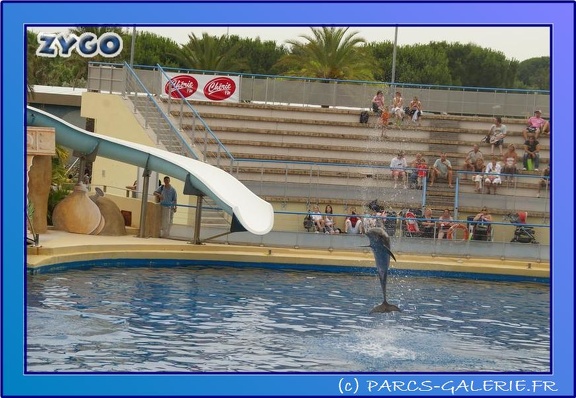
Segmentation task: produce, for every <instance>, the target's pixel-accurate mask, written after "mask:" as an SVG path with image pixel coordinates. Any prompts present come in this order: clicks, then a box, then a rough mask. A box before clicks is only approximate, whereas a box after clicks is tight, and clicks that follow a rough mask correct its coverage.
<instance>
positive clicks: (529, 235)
mask: <svg viewBox="0 0 576 398" xmlns="http://www.w3.org/2000/svg"><path fill="white" fill-rule="evenodd" d="M504 218H507V219H508V220H509V221H510V222H511V223H512V224H514V225H515V226H516V229H515V230H514V237H513V238H512V240H511V241H510V242H518V243H533V244H535V245H537V244H538V241H537V240H536V237H535V236H534V234H535V231H534V227H528V226H526V219H527V218H528V212H527V211H520V212H518V213H509V214H507V215H506V216H504Z"/></svg>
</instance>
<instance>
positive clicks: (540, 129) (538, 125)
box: [522, 110, 550, 141]
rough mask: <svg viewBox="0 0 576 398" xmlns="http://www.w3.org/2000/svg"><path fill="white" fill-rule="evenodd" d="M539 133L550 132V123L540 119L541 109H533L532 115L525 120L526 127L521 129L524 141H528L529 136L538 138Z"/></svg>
mask: <svg viewBox="0 0 576 398" xmlns="http://www.w3.org/2000/svg"><path fill="white" fill-rule="evenodd" d="M540 134H550V123H548V122H547V121H546V120H544V119H542V111H540V110H537V111H534V116H531V117H530V118H528V120H527V121H526V128H525V129H524V131H522V136H523V137H524V141H528V138H529V137H530V136H534V139H536V140H537V139H538V137H539V136H540Z"/></svg>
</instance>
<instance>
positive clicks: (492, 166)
mask: <svg viewBox="0 0 576 398" xmlns="http://www.w3.org/2000/svg"><path fill="white" fill-rule="evenodd" d="M501 169H502V168H501V166H500V163H498V162H497V161H496V156H492V160H491V161H490V163H488V164H487V165H486V176H485V179H484V187H485V188H486V191H487V193H488V194H490V188H492V190H493V191H494V192H493V193H494V195H496V188H497V187H498V185H500V184H502V180H501V179H500V171H501Z"/></svg>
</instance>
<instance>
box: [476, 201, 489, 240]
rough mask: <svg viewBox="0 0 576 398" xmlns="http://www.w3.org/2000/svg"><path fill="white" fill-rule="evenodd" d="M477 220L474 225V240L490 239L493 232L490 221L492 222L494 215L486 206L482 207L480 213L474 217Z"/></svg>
mask: <svg viewBox="0 0 576 398" xmlns="http://www.w3.org/2000/svg"><path fill="white" fill-rule="evenodd" d="M473 220H474V221H476V222H475V223H474V225H473V227H472V237H471V238H472V239H473V240H486V241H487V240H489V235H490V234H491V226H490V225H489V223H491V222H492V215H491V214H490V213H489V212H488V208H486V206H484V207H482V210H480V213H478V214H476V215H475V216H474V218H473Z"/></svg>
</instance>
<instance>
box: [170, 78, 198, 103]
mask: <svg viewBox="0 0 576 398" xmlns="http://www.w3.org/2000/svg"><path fill="white" fill-rule="evenodd" d="M197 89H198V80H196V79H195V78H194V77H192V76H190V75H180V76H174V77H173V78H172V79H170V80H169V81H168V82H167V83H166V85H165V86H164V92H165V93H166V94H168V95H169V96H170V98H182V97H184V98H188V97H190V96H191V95H192V94H194V93H195V92H196V90H197ZM178 92H179V93H180V94H178Z"/></svg>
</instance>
